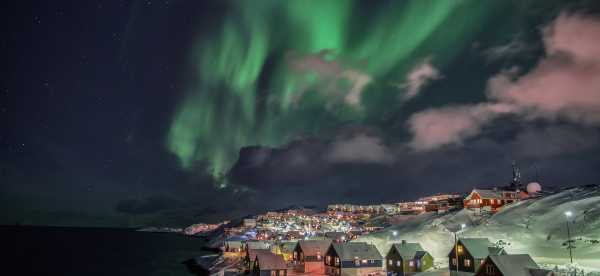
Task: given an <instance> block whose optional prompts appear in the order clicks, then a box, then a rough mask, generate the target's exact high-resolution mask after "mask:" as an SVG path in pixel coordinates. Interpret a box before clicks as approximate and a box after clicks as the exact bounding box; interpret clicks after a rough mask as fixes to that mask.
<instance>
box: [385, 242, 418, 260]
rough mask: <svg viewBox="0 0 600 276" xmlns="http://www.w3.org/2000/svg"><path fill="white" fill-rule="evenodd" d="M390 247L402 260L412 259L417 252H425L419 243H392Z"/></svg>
mask: <svg viewBox="0 0 600 276" xmlns="http://www.w3.org/2000/svg"><path fill="white" fill-rule="evenodd" d="M392 246H393V247H394V248H395V249H396V251H398V253H399V254H400V256H402V259H413V258H415V256H416V255H417V252H425V250H424V249H423V247H421V244H419V243H412V242H405V243H394V244H393V245H392Z"/></svg>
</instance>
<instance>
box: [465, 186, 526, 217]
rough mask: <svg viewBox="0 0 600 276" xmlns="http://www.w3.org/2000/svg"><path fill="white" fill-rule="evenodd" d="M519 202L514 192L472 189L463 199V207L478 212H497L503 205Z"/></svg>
mask: <svg viewBox="0 0 600 276" xmlns="http://www.w3.org/2000/svg"><path fill="white" fill-rule="evenodd" d="M517 200H519V198H518V194H517V192H516V191H499V190H497V189H492V190H485V189H473V191H471V193H470V194H469V195H468V196H467V197H466V198H465V199H464V206H465V208H468V209H475V210H478V211H489V212H492V213H495V212H497V211H498V210H499V209H500V208H501V207H502V206H504V205H505V204H510V203H513V202H515V201H517Z"/></svg>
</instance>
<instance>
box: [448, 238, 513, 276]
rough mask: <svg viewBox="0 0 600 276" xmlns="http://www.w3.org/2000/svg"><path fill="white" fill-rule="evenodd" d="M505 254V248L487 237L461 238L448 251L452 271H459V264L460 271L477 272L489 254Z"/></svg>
mask: <svg viewBox="0 0 600 276" xmlns="http://www.w3.org/2000/svg"><path fill="white" fill-rule="evenodd" d="M505 254H506V252H505V251H504V249H502V248H498V247H495V246H494V244H492V243H491V242H490V241H489V240H488V239H487V238H464V239H459V240H458V242H457V244H456V245H455V246H453V247H452V250H451V251H450V253H448V264H449V266H448V267H449V269H450V271H451V272H453V271H457V266H458V271H461V272H468V273H475V271H477V269H478V268H479V266H480V265H481V264H482V263H483V262H484V261H485V259H486V258H487V257H488V256H490V255H505ZM457 257H458V259H457Z"/></svg>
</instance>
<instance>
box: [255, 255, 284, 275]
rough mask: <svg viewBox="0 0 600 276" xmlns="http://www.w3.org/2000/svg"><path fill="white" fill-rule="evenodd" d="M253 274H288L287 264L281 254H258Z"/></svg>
mask: <svg viewBox="0 0 600 276" xmlns="http://www.w3.org/2000/svg"><path fill="white" fill-rule="evenodd" d="M252 275H255V276H287V264H286V263H285V261H284V260H283V257H281V256H280V255H275V254H273V253H269V254H258V255H256V259H255V260H254V262H253V267H252Z"/></svg>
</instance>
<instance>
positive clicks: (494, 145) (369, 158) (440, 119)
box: [0, 0, 600, 227]
mask: <svg viewBox="0 0 600 276" xmlns="http://www.w3.org/2000/svg"><path fill="white" fill-rule="evenodd" d="M1 10H2V16H1V17H0V20H2V24H1V27H0V28H2V34H3V39H2V40H1V42H0V47H1V51H0V55H1V57H2V61H3V62H2V65H3V66H2V67H3V68H4V70H3V74H2V77H1V78H0V123H1V132H0V208H1V210H2V211H0V223H2V224H15V223H21V224H48V225H79V226H120V227H134V226H142V225H163V226H181V225H186V224H190V223H195V222H200V221H206V222H211V221H217V220H220V219H224V218H230V217H239V216H244V215H247V214H252V213H254V212H259V211H263V210H267V209H277V208H284V207H287V206H291V205H310V206H319V207H322V206H324V205H326V204H328V203H338V202H348V203H361V204H368V203H383V202H399V201H403V200H414V199H416V198H417V197H419V196H424V195H428V194H432V193H438V192H439V193H441V192H460V193H462V192H467V191H468V190H470V189H472V188H473V187H489V186H494V185H505V184H507V183H508V182H509V181H510V179H511V163H512V162H513V161H515V162H516V163H517V164H518V166H519V167H520V169H521V171H522V176H523V181H524V182H530V181H539V182H541V183H542V186H543V187H554V188H560V187H566V186H573V185H581V184H593V183H596V184H597V183H598V180H599V179H600V171H598V170H597V168H598V166H599V165H600V157H599V156H600V143H599V141H600V50H599V49H600V48H598V47H597V45H600V5H598V2H597V1H589V0H581V1H559V0H539V1H538V0H535V1H534V0H525V1H524V0H510V1H505V0H493V1H478V0H455V1H435V0H431V1H429V0H426V1H351V0H339V1H337V0H327V1H310V0H309V1H303V0H302V1H301V0H290V1H275V0H260V1H241V0H237V1H236V0H230V1H216V0H215V1H191V0H161V1H158V0H154V1H116V0H114V1H61V0H59V1H17V3H3V4H2V8H1Z"/></svg>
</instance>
